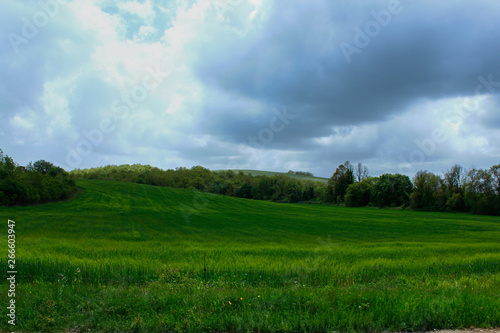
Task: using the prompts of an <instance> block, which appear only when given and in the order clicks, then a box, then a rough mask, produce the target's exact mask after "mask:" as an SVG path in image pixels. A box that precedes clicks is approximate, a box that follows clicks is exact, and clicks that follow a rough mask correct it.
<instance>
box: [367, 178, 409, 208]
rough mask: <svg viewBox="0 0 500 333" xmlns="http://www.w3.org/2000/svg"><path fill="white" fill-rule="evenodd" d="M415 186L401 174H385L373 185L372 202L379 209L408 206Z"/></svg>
mask: <svg viewBox="0 0 500 333" xmlns="http://www.w3.org/2000/svg"><path fill="white" fill-rule="evenodd" d="M412 189H413V185H412V183H411V181H410V178H409V177H408V176H405V175H400V174H395V175H391V174H383V175H382V176H380V177H379V178H378V179H377V182H376V183H375V184H374V185H373V190H372V201H373V202H374V203H375V204H376V205H377V206H379V207H399V206H402V205H404V206H407V205H408V204H409V203H410V195H411V193H412Z"/></svg>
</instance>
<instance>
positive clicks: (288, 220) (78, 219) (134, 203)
mask: <svg viewBox="0 0 500 333" xmlns="http://www.w3.org/2000/svg"><path fill="white" fill-rule="evenodd" d="M78 185H79V186H80V187H81V188H82V190H83V191H82V192H81V193H80V194H79V195H78V197H77V198H75V199H73V200H70V201H65V202H59V203H51V204H45V205H38V206H30V207H14V208H5V207H1V208H0V218H1V220H2V221H4V231H3V232H2V235H4V236H2V237H1V238H0V248H1V249H3V251H4V253H5V255H2V256H1V258H2V259H1V260H0V265H1V266H2V267H5V269H2V272H3V273H2V274H3V278H2V281H4V282H2V283H1V284H0V301H1V303H2V304H3V305H2V306H3V309H4V310H3V311H4V312H3V315H2V317H3V319H2V320H1V322H0V331H7V330H12V329H13V327H11V326H10V325H9V324H8V323H7V319H6V318H7V317H6V316H5V314H6V311H7V310H6V306H7V302H8V298H7V291H8V285H7V283H6V282H5V281H6V275H7V274H6V271H7V229H8V228H7V219H11V220H14V221H16V226H15V232H16V251H17V252H16V256H17V258H16V269H17V271H18V275H17V279H18V283H19V284H18V286H17V290H16V304H17V307H16V311H17V313H16V314H17V319H18V322H17V326H16V327H15V330H16V331H26V332H34V331H36V332H39V331H50V332H53V331H56V332H57V331H61V332H67V331H69V330H75V331H89V330H90V331H110V332H111V331H113V332H115V331H143V332H153V331H154V332H172V331H176V332H177V331H178V332H181V331H182V332H185V331H196V332H225V331H227V332H233V331H238V332H256V331H261V332H272V331H279V332H294V331H308V332H320V331H321V332H327V331H330V332H331V331H345V332H347V331H348V332H354V331H380V332H382V331H386V330H390V331H400V330H406V331H410V330H429V329H434V328H463V327H471V326H474V327H495V326H500V242H499V240H500V218H498V217H487V216H477V215H466V214H451V213H426V212H413V211H403V210H381V209H375V208H360V209H355V208H344V207H334V206H323V205H306V204H294V205H292V204H278V203H272V202H265V201H254V200H245V199H239V198H232V197H225V196H218V195H213V194H205V193H199V192H198V193H197V192H193V191H189V190H181V189H171V188H162V187H153V186H147V185H139V184H131V183H119V182H105V181H78ZM205 266H206V268H207V271H206V272H205V271H204V267H205Z"/></svg>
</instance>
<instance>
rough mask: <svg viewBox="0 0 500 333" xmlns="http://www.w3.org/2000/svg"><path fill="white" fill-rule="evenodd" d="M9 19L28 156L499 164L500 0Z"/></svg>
mask: <svg viewBox="0 0 500 333" xmlns="http://www.w3.org/2000/svg"><path fill="white" fill-rule="evenodd" d="M0 35H1V36H2V38H1V40H0V148H1V149H3V150H4V152H5V153H7V154H8V155H10V156H11V157H13V158H14V159H15V160H16V161H17V162H19V163H20V164H22V165H25V164H27V163H28V162H30V161H35V160H39V159H45V160H49V161H52V162H54V163H56V164H57V165H60V166H62V167H64V168H65V169H67V170H71V169H74V168H87V167H95V166H101V165H107V164H125V163H128V164H134V163H141V164H151V165H154V166H158V167H160V168H163V169H168V168H175V167H177V166H186V167H191V166H194V165H203V166H205V167H208V168H210V169H212V170H215V169H227V168H232V169H262V170H273V171H288V170H290V169H292V170H301V171H309V172H313V173H314V174H315V175H317V176H323V177H330V176H331V174H332V173H333V172H334V171H335V168H336V167H337V166H338V165H339V164H341V163H343V162H344V161H346V160H349V161H351V162H352V163H358V162H362V163H363V164H365V165H367V166H368V168H369V169H370V173H371V175H379V174H381V173H384V172H391V173H395V172H400V173H405V174H408V175H410V176H412V175H414V174H415V172H416V171H418V170H430V171H433V172H436V173H441V172H442V171H445V170H446V169H448V168H449V167H450V166H451V165H453V164H455V163H458V164H460V165H462V166H464V167H466V168H469V167H471V166H476V167H478V168H487V167H490V166H491V165H494V164H498V163H500V107H499V105H500V94H499V92H500V2H498V1H496V0H489V1H486V0H478V1H458V0H457V1H451V0H450V1H435V0H422V1H411V0H400V1H397V0H391V1H361V0H335V1H333V0H307V1H306V0H300V1H298V0H276V1H272V0H269V1H268V0H213V1H209V0H189V1H188V0H158V1H156V0H142V1H140V0H136V1H132V0H131V1H113V0H102V1H100V0H73V1H70V0H66V1H63V0H42V1H26V0H19V1H13V0H2V1H1V3H0Z"/></svg>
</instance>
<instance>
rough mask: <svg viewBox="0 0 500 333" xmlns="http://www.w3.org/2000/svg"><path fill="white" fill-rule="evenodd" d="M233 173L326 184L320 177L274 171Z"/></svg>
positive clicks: (325, 179) (326, 180) (326, 181)
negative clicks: (284, 177)
mask: <svg viewBox="0 0 500 333" xmlns="http://www.w3.org/2000/svg"><path fill="white" fill-rule="evenodd" d="M219 171H222V170H214V172H219ZM232 171H234V172H240V171H241V172H243V173H244V174H245V175H251V176H267V177H273V176H286V177H290V178H294V179H299V180H312V181H315V182H322V183H325V184H327V183H328V178H321V177H310V176H304V175H295V174H289V173H286V172H275V171H261V170H239V169H238V170H236V169H235V170H232Z"/></svg>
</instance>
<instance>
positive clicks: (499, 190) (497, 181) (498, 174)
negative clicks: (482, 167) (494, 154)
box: [490, 164, 500, 196]
mask: <svg viewBox="0 0 500 333" xmlns="http://www.w3.org/2000/svg"><path fill="white" fill-rule="evenodd" d="M490 173H491V176H492V178H493V181H492V183H493V189H494V190H495V193H496V194H497V195H499V196H500V164H497V165H494V166H492V167H491V168H490Z"/></svg>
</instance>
